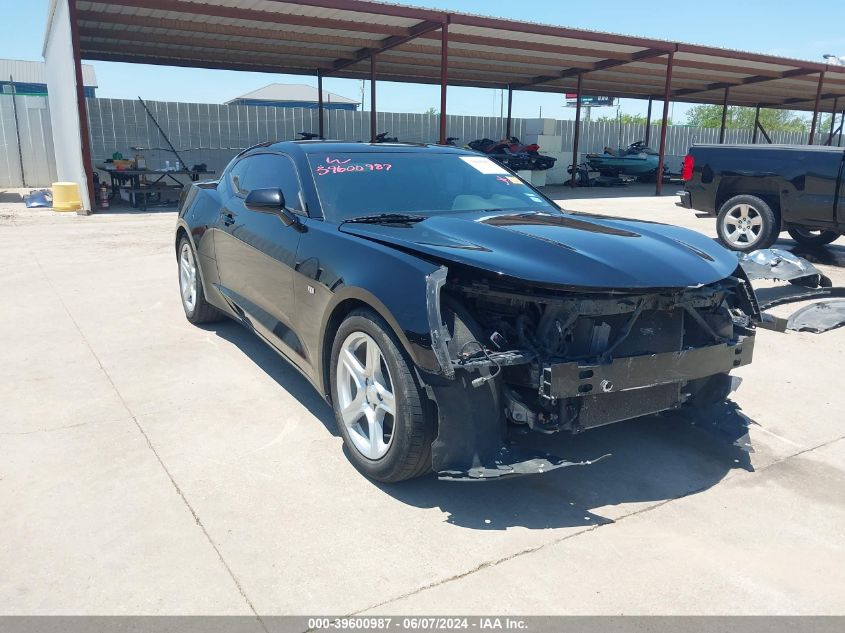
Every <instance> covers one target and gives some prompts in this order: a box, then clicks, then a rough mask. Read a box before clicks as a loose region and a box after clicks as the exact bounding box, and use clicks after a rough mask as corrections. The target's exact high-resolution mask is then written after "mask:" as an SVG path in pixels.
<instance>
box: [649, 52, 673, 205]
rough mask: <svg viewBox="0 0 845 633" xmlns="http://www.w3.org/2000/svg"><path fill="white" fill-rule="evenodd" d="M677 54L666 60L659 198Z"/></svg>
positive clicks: (657, 181) (656, 183)
mask: <svg viewBox="0 0 845 633" xmlns="http://www.w3.org/2000/svg"><path fill="white" fill-rule="evenodd" d="M674 61H675V53H669V59H667V60H666V87H665V89H664V90H663V120H662V121H661V122H660V149H659V152H658V153H659V158H658V160H657V173H656V174H655V187H654V194H655V195H657V196H659V195H660V194H662V193H663V167H664V166H665V165H666V128H667V124H668V122H669V101H670V100H671V99H672V69H673V67H674Z"/></svg>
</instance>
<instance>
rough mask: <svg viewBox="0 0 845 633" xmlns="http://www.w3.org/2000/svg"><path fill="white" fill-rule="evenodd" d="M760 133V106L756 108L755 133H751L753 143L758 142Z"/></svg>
mask: <svg viewBox="0 0 845 633" xmlns="http://www.w3.org/2000/svg"><path fill="white" fill-rule="evenodd" d="M759 131H760V106H759V105H758V106H757V107H756V108H754V131H753V132H752V133H751V142H752V143H756V142H757V133H758V132H759Z"/></svg>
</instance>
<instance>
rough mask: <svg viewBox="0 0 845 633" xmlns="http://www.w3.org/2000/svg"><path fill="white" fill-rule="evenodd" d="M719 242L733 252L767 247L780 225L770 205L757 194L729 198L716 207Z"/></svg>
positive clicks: (772, 241)
mask: <svg viewBox="0 0 845 633" xmlns="http://www.w3.org/2000/svg"><path fill="white" fill-rule="evenodd" d="M716 232H717V233H718V234H719V241H720V242H721V243H722V244H723V245H725V246H727V247H728V248H730V249H731V250H734V251H742V252H748V251H756V250H757V249H759V248H769V247H770V246H771V245H772V244H774V243H775V240H777V238H778V235H779V234H780V224H779V222H778V218H777V216H775V213H774V211H772V208H771V207H770V206H769V205H768V204H766V201H765V200H762V199H761V198H758V197H757V196H749V195H741V196H734V197H733V198H731V199H729V200H728V201H727V202H725V204H723V205H722V208H721V209H719V215H718V219H717V221H716Z"/></svg>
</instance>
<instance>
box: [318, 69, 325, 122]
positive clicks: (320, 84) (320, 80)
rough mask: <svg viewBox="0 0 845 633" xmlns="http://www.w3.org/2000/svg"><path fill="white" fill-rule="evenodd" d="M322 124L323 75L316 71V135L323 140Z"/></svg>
mask: <svg viewBox="0 0 845 633" xmlns="http://www.w3.org/2000/svg"><path fill="white" fill-rule="evenodd" d="M323 126H324V123H323V73H322V71H320V70H318V71H317V133H318V134H319V135H320V138H321V139H322V138H324V136H325V134H323V130H324V127H323Z"/></svg>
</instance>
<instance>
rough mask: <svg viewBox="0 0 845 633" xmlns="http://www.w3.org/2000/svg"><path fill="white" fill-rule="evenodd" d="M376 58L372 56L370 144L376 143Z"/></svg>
mask: <svg viewBox="0 0 845 633" xmlns="http://www.w3.org/2000/svg"><path fill="white" fill-rule="evenodd" d="M377 135H378V130H377V129H376V56H375V55H370V142H371V143H375V142H376V136H377Z"/></svg>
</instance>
